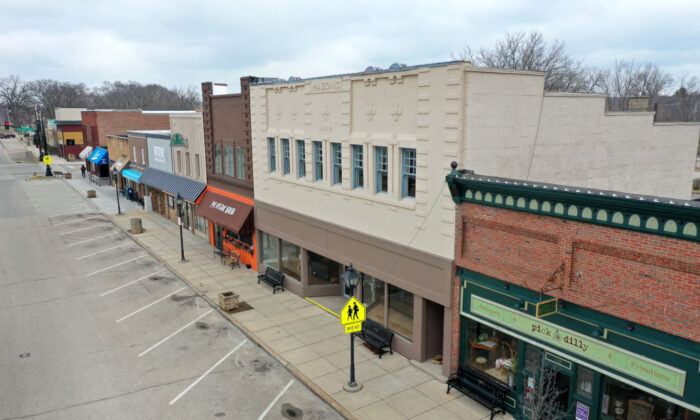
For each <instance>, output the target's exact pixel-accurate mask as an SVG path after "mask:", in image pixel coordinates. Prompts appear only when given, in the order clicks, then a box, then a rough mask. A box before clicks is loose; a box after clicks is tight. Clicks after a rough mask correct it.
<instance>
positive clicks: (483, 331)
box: [465, 321, 539, 388]
mask: <svg viewBox="0 0 700 420" xmlns="http://www.w3.org/2000/svg"><path fill="white" fill-rule="evenodd" d="M467 329H468V331H467V349H466V350H467V354H466V356H467V357H466V360H465V362H466V363H467V364H469V366H471V367H473V368H475V369H478V370H480V371H482V372H484V373H486V374H487V375H489V376H491V377H493V378H494V379H496V380H498V381H500V382H503V383H504V384H506V385H508V386H509V387H511V388H513V387H514V386H515V381H516V378H517V374H518V348H519V344H520V342H519V340H518V339H516V338H514V337H511V336H510V335H508V334H506V333H503V332H501V331H498V330H495V329H493V328H491V327H489V326H487V325H484V324H481V323H479V322H473V321H472V322H469V323H468V324H467ZM538 356H539V355H538ZM533 359H534V358H533ZM536 359H537V363H539V357H537V358H536ZM526 363H527V360H526ZM531 363H534V360H533V361H532V362H531ZM531 367H534V366H531ZM533 371H537V369H533Z"/></svg>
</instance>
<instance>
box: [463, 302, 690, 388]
mask: <svg viewBox="0 0 700 420" xmlns="http://www.w3.org/2000/svg"><path fill="white" fill-rule="evenodd" d="M471 312H472V313H473V314H476V315H480V316H482V317H484V318H488V319H490V320H493V321H496V322H499V323H501V324H503V325H505V326H507V327H508V328H512V329H514V330H516V331H519V332H521V333H524V334H526V335H528V336H531V337H534V338H536V339H538V340H541V341H543V342H546V343H550V344H552V345H554V346H556V347H558V348H561V349H563V350H566V351H569V352H571V353H573V354H577V355H580V356H582V357H584V358H586V359H589V360H592V361H594V362H597V363H600V364H602V365H605V366H608V367H611V368H613V369H616V370H618V371H621V372H624V373H626V374H627V375H630V376H632V377H635V378H637V379H641V380H643V381H645V382H648V383H650V384H653V385H656V386H658V387H659V388H662V389H665V390H668V391H671V392H673V393H675V394H677V395H680V396H683V394H684V390H685V376H686V373H685V372H684V371H682V370H680V369H676V368H674V367H671V366H668V365H665V364H662V363H659V362H656V361H653V360H650V359H647V358H645V357H643V356H639V355H636V354H634V353H631V352H628V351H626V350H623V349H621V348H618V347H615V346H611V345H609V344H607V343H605V342H602V341H599V340H596V339H593V338H590V337H587V336H585V335H582V334H579V333H576V332H574V331H571V330H569V329H566V328H562V327H560V326H557V325H555V324H552V323H551V322H548V321H544V320H540V319H537V318H534V317H532V316H530V315H527V314H524V313H522V312H520V311H516V310H514V309H510V308H508V307H505V306H503V305H500V304H498V303H495V302H491V301H489V300H486V299H484V298H482V297H479V296H476V295H473V294H472V295H471Z"/></svg>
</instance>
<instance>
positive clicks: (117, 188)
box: [114, 173, 122, 214]
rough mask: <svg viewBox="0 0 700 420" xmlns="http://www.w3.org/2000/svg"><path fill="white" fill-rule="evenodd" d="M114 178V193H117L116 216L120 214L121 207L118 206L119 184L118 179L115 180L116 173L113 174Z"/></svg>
mask: <svg viewBox="0 0 700 420" xmlns="http://www.w3.org/2000/svg"><path fill="white" fill-rule="evenodd" d="M114 177H115V179H114V191H116V193H117V214H122V207H121V205H119V182H118V179H119V178H117V174H116V173H115V174H114Z"/></svg>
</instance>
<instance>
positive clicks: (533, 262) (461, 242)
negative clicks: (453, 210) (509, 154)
mask: <svg viewBox="0 0 700 420" xmlns="http://www.w3.org/2000/svg"><path fill="white" fill-rule="evenodd" d="M455 263H456V265H457V266H458V267H464V268H467V269H469V270H473V271H476V272H479V273H482V274H485V275H487V276H491V277H494V278H497V279H500V280H503V281H507V282H509V283H511V284H515V285H519V286H523V287H526V288H528V289H530V290H533V291H543V293H546V294H547V295H551V296H556V297H559V298H561V299H563V300H565V301H569V302H573V303H575V304H578V305H582V306H585V307H588V308H591V309H594V310H596V311H599V312H603V313H606V314H609V315H612V316H615V317H619V318H623V319H626V320H629V321H631V322H634V323H638V324H640V325H645V326H648V327H651V328H655V329H657V330H661V331H664V332H667V333H669V334H673V335H676V336H679V337H683V338H687V339H689V340H693V341H695V342H700V327H699V325H700V246H699V245H698V243H697V242H694V241H686V240H680V239H674V238H669V237H665V236H660V235H654V234H648V233H642V232H636V231H631V230H627V229H619V228H613V227H608V226H603V225H599V224H593V223H585V222H578V221H572V220H566V219H563V218H557V217H551V216H545V215H537V214H531V213H527V212H520V211H514V210H509V209H502V208H497V207H489V206H484V205H480V204H474V203H464V204H461V205H460V206H458V211H457V220H456V246H455ZM454 292H455V293H454V295H453V296H454V302H453V304H454V307H456V308H458V307H459V282H458V281H455V283H454ZM454 313H455V316H454V319H453V321H454V326H455V328H454V329H453V334H454V337H453V343H458V342H459V328H458V326H459V311H455V312H454ZM454 347H458V346H454ZM454 351H458V349H454ZM454 351H453V352H454ZM452 360H453V361H454V360H457V359H456V354H453V358H452Z"/></svg>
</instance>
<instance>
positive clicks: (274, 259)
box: [260, 232, 280, 270]
mask: <svg viewBox="0 0 700 420" xmlns="http://www.w3.org/2000/svg"><path fill="white" fill-rule="evenodd" d="M261 239H262V246H260V251H261V252H262V254H261V255H262V262H263V264H265V265H267V266H268V267H272V268H274V269H277V270H279V268H280V264H279V255H278V249H279V246H278V244H277V237H276V236H272V235H270V234H269V233H266V232H262V235H261Z"/></svg>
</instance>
